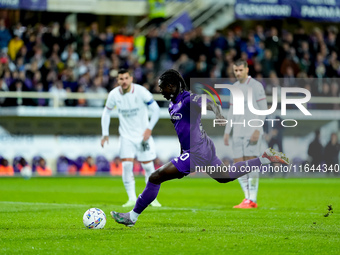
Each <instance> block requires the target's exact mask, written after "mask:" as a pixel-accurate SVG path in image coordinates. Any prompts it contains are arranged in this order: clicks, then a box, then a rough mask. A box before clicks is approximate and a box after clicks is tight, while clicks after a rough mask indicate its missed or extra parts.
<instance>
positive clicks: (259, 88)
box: [228, 76, 267, 137]
mask: <svg viewBox="0 0 340 255" xmlns="http://www.w3.org/2000/svg"><path fill="white" fill-rule="evenodd" d="M234 86H238V87H239V88H240V89H241V90H242V92H243V95H244V115H233V117H232V120H233V126H232V129H233V136H235V137H236V136H237V137H250V136H251V135H252V134H253V132H254V131H255V130H256V129H257V130H259V131H260V133H261V134H262V133H263V127H256V128H255V127H251V126H249V125H248V121H249V120H252V119H261V120H264V119H265V116H264V115H261V116H259V115H255V114H253V113H251V112H250V110H249V108H248V88H249V87H251V88H252V96H253V106H254V108H255V109H257V110H265V109H267V99H266V94H265V92H264V88H263V85H262V84H261V83H260V82H258V81H257V80H255V79H253V78H252V77H250V76H248V79H247V80H246V81H245V83H240V82H239V81H237V82H235V83H234ZM260 101H264V102H265V104H264V103H263V102H262V104H261V106H262V107H261V106H260V105H259V102H260ZM230 104H231V105H233V97H232V96H231V97H230ZM263 108H264V109H263ZM244 122H245V126H244V125H243V123H244ZM235 123H242V124H235ZM228 124H230V120H228ZM250 125H252V126H260V125H261V123H260V122H259V121H252V122H250Z"/></svg>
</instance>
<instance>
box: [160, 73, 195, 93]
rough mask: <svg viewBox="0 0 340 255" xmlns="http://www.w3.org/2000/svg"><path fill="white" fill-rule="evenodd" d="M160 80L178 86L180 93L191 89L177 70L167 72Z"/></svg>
mask: <svg viewBox="0 0 340 255" xmlns="http://www.w3.org/2000/svg"><path fill="white" fill-rule="evenodd" d="M159 79H160V80H162V82H164V83H165V84H172V85H176V86H177V88H178V90H179V91H184V90H186V91H188V90H189V87H188V86H187V85H186V83H185V81H184V79H183V77H182V75H181V74H180V73H179V72H178V71H176V70H175V69H169V70H166V71H165V72H164V73H163V74H162V75H161V76H160V77H159Z"/></svg>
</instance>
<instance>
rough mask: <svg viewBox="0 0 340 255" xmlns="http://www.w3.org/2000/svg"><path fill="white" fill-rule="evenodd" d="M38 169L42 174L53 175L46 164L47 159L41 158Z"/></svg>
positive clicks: (38, 172) (39, 173)
mask: <svg viewBox="0 0 340 255" xmlns="http://www.w3.org/2000/svg"><path fill="white" fill-rule="evenodd" d="M36 171H37V174H38V175H40V176H52V170H51V168H49V167H48V166H47V165H46V160H45V159H44V158H40V159H39V163H38V165H37V168H36Z"/></svg>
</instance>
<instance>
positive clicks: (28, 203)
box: [0, 201, 223, 212]
mask: <svg viewBox="0 0 340 255" xmlns="http://www.w3.org/2000/svg"><path fill="white" fill-rule="evenodd" d="M0 204H13V205H16V204H17V205H42V206H65V207H66V206H74V207H89V206H92V205H84V204H58V203H39V202H21V201H0ZM111 206H112V207H122V206H120V205H113V204H111V205H110V207H111ZM151 208H152V209H157V210H179V211H193V212H194V211H216V210H220V209H223V207H211V209H209V208H192V207H191V208H190V207H188V208H185V207H168V206H162V207H151ZM151 208H150V209H151Z"/></svg>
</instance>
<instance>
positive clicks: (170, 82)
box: [110, 69, 289, 227]
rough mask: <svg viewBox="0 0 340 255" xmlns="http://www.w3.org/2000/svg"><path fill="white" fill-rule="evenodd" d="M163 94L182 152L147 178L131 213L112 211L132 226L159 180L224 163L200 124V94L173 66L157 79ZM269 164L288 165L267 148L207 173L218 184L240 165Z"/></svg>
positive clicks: (209, 106)
mask: <svg viewBox="0 0 340 255" xmlns="http://www.w3.org/2000/svg"><path fill="white" fill-rule="evenodd" d="M158 85H159V87H160V90H161V93H162V95H163V96H164V97H165V98H166V99H167V100H171V102H170V104H169V114H170V117H171V122H172V123H173V125H174V127H175V130H176V132H177V135H178V138H179V141H180V144H181V155H180V156H179V157H177V158H174V159H173V160H171V161H170V162H168V163H166V164H165V165H163V166H162V167H160V168H159V169H157V170H156V171H155V172H153V173H152V174H151V176H150V177H149V181H148V183H147V185H146V187H145V189H144V191H143V193H142V194H141V195H139V197H138V199H137V202H136V205H135V207H134V208H133V210H131V211H130V212H127V213H118V212H114V211H112V212H111V213H110V214H111V216H112V218H113V219H114V220H115V221H116V222H117V223H120V224H124V225H126V226H129V227H132V226H133V225H135V223H136V221H137V219H138V216H139V215H140V214H141V213H142V212H143V211H144V210H145V208H146V207H147V206H148V205H149V204H150V203H151V202H152V201H153V200H154V199H156V197H157V195H158V192H159V189H160V186H161V183H163V182H165V181H169V180H172V179H180V178H183V177H184V176H186V175H188V174H190V173H191V172H193V171H195V166H201V167H205V166H221V167H223V166H224V164H223V163H222V161H221V160H220V159H219V158H218V157H217V156H216V152H215V146H214V143H213V142H212V140H211V139H210V138H209V137H208V135H207V134H206V133H205V131H204V130H203V128H202V125H201V97H200V96H199V95H196V94H193V93H191V92H189V91H188V88H187V86H186V84H185V82H184V80H183V77H182V76H181V75H180V73H179V72H177V71H176V70H173V69H169V70H167V71H165V72H164V73H163V74H162V75H161V76H160V77H159V81H158ZM207 110H210V111H213V112H214V113H215V115H216V118H217V119H224V117H223V116H222V113H221V107H219V106H216V105H215V104H214V103H212V102H208V103H207ZM270 163H282V164H288V163H289V160H288V158H286V157H285V156H284V155H283V154H282V153H280V152H276V151H275V150H273V149H267V150H266V151H265V152H264V153H263V155H262V156H261V157H258V158H256V159H251V160H248V161H242V162H238V163H236V164H234V165H233V168H234V169H237V171H229V172H228V171H225V172H223V171H216V172H213V173H211V172H207V173H208V175H209V176H210V177H212V178H213V179H215V180H216V181H218V182H219V183H227V182H230V181H233V180H235V179H237V178H238V177H240V176H242V175H244V174H247V173H248V172H246V171H240V169H241V168H242V167H243V168H244V167H246V166H247V167H249V168H248V169H258V170H260V169H261V166H262V165H266V164H270Z"/></svg>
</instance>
